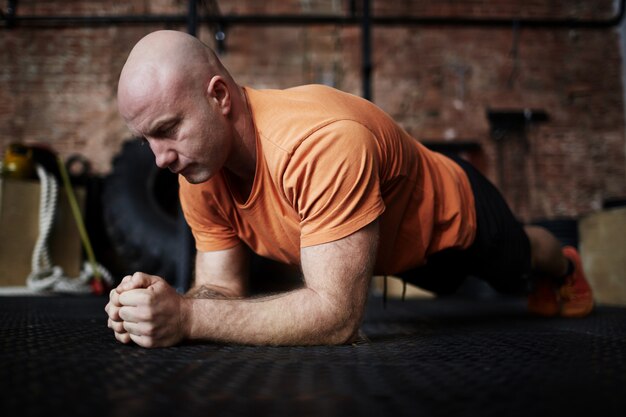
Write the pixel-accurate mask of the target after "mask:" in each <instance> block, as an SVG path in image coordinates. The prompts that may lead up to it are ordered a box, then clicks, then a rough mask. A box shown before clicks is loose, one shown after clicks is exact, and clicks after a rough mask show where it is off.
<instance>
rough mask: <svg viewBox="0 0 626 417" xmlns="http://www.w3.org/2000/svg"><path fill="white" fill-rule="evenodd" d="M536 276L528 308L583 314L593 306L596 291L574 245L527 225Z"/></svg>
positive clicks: (566, 314)
mask: <svg viewBox="0 0 626 417" xmlns="http://www.w3.org/2000/svg"><path fill="white" fill-rule="evenodd" d="M524 231H525V232H526V234H527V235H528V239H529V241H530V252H531V264H532V271H533V275H534V276H535V277H536V278H535V283H534V288H533V290H532V292H531V293H530V295H529V298H528V309H529V310H530V311H531V312H532V313H535V314H538V315H542V316H555V315H557V314H560V315H561V316H564V317H583V316H586V315H587V314H589V313H590V312H591V310H592V309H593V294H592V291H591V287H590V286H589V284H588V283H587V280H586V278H585V275H584V271H583V269H582V264H581V262H580V256H579V255H578V252H577V251H576V249H575V248H573V247H571V246H566V247H564V248H561V243H560V242H559V241H558V240H557V239H556V237H554V235H552V234H551V233H550V232H548V231H547V230H546V229H544V228H542V227H538V226H525V227H524Z"/></svg>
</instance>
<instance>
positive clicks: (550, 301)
mask: <svg viewBox="0 0 626 417" xmlns="http://www.w3.org/2000/svg"><path fill="white" fill-rule="evenodd" d="M528 311H529V312H531V313H532V314H536V315H538V316H543V317H553V316H556V315H557V314H559V312H560V311H561V306H560V305H559V294H558V292H557V287H556V285H555V284H554V282H553V281H552V280H551V279H539V280H537V281H536V282H535V283H534V288H533V289H532V291H531V292H530V294H529V295H528Z"/></svg>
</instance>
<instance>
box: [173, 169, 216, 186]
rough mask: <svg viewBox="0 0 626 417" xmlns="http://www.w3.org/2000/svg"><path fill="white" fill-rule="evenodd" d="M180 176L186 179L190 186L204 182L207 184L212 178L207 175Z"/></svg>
mask: <svg viewBox="0 0 626 417" xmlns="http://www.w3.org/2000/svg"><path fill="white" fill-rule="evenodd" d="M179 175H182V176H183V177H185V180H187V182H188V183H189V184H202V183H203V182H206V181H208V180H209V178H211V177H210V176H207V175H198V174H195V175H194V174H193V173H190V174H187V173H182V172H181V173H180V174H179Z"/></svg>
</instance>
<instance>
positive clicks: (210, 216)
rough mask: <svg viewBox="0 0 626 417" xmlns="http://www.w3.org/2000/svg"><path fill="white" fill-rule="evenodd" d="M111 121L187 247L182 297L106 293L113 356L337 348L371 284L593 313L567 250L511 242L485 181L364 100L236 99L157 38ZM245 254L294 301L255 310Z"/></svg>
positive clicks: (196, 49)
mask: <svg viewBox="0 0 626 417" xmlns="http://www.w3.org/2000/svg"><path fill="white" fill-rule="evenodd" d="M118 106H119V112H120V114H121V116H122V117H123V118H124V121H125V122H126V124H127V125H128V127H129V129H130V130H131V131H132V132H133V134H134V135H135V136H137V137H140V138H143V140H144V141H145V142H147V144H148V145H149V146H150V148H151V150H152V152H153V153H154V155H155V159H156V164H157V165H158V166H159V167H161V168H168V169H169V170H171V171H172V172H174V173H176V174H179V179H180V198H181V203H182V206H183V211H184V214H185V218H186V220H187V222H188V223H189V225H190V227H191V229H192V232H193V234H194V237H195V241H196V248H197V256H196V264H195V282H194V285H193V287H192V288H191V289H190V291H189V292H188V293H187V294H185V295H184V296H183V295H179V294H178V293H176V292H175V291H174V289H173V288H172V287H170V286H169V285H168V284H167V283H166V281H165V280H164V279H163V278H162V277H157V276H152V275H147V274H144V273H142V272H137V273H135V274H133V275H132V276H127V277H125V278H124V279H123V280H122V282H121V283H120V285H119V286H118V287H117V288H116V289H114V290H112V291H111V294H110V301H109V303H108V304H107V306H106V311H107V313H108V316H109V320H108V325H109V327H110V328H112V329H113V331H114V334H115V337H116V338H117V340H119V341H121V342H123V343H130V342H135V343H137V344H138V345H140V346H144V347H157V346H171V345H174V344H177V343H179V342H181V341H183V340H203V341H220V342H229V343H243V344H255V345H260V344H272V345H296V344H297V345H311V344H342V343H347V342H350V341H352V340H354V339H355V337H356V336H357V334H358V329H359V326H360V323H361V320H362V317H363V312H364V309H365V304H366V299H367V294H368V290H369V284H370V281H371V278H372V276H373V275H374V274H379V275H391V274H394V275H397V276H399V277H401V278H403V279H405V280H407V281H409V282H411V283H414V284H416V285H419V286H422V287H424V288H426V289H429V290H432V291H435V292H436V293H442V294H443V293H450V292H454V291H455V290H456V289H457V288H458V286H459V285H460V284H461V282H462V281H463V279H464V278H465V276H467V275H468V274H472V275H475V276H479V277H481V278H484V279H485V280H487V281H488V282H489V283H490V284H491V285H492V286H493V287H494V288H496V289H498V290H500V291H503V292H518V291H522V290H524V289H526V288H527V287H528V283H529V277H531V276H532V277H534V279H533V281H532V282H533V283H534V285H533V287H532V291H531V292H530V296H529V310H530V311H531V312H533V313H537V314H540V315H544V316H556V315H561V316H567V317H578V316H584V315H587V314H589V312H590V311H591V310H592V308H593V297H592V293H591V289H590V288H589V286H588V284H587V282H586V280H585V278H584V275H583V272H582V267H581V264H580V258H579V256H578V253H577V252H576V250H575V249H574V248H571V247H566V248H563V249H562V248H561V247H560V244H559V243H558V241H557V240H556V239H555V238H554V236H552V235H551V234H549V233H548V232H547V231H546V230H544V229H541V228H537V227H528V226H527V227H522V226H521V225H520V224H519V223H518V222H517V221H516V220H515V218H514V217H513V215H512V214H511V212H510V210H509V209H508V207H507V206H506V203H505V202H504V200H503V199H502V197H501V196H500V195H499V194H498V192H497V190H495V188H494V187H493V186H492V185H491V184H489V183H488V181H487V180H486V179H485V178H484V177H482V176H481V175H480V173H478V172H477V171H476V170H475V169H473V168H472V167H471V166H469V164H467V163H466V162H464V161H462V160H460V159H451V158H448V157H445V156H443V155H441V154H438V153H434V152H431V151H429V150H427V149H426V148H424V147H423V146H422V145H421V144H419V143H418V142H417V141H416V140H414V139H413V138H411V137H410V136H409V135H408V134H407V133H406V132H405V131H404V130H402V129H401V128H400V127H399V126H398V125H397V124H395V123H394V122H393V121H392V120H391V119H390V118H389V116H387V115H386V114H385V113H384V112H382V111H381V110H380V109H378V108H377V107H376V106H374V105H373V104H371V103H370V102H367V101H365V100H362V99H360V98H357V97H354V96H352V95H349V94H346V93H342V92H339V91H337V90H334V89H331V88H328V87H324V86H302V87H296V88H291V89H288V90H254V89H252V88H247V87H246V88H244V87H241V86H239V85H237V83H236V82H235V81H234V80H233V78H232V77H231V75H230V74H229V73H228V71H227V70H226V69H225V68H224V66H223V65H222V64H221V63H220V61H219V60H218V58H217V57H216V55H215V54H214V53H213V51H211V50H210V49H209V48H208V47H207V46H205V45H204V44H202V43H201V42H200V41H199V40H197V39H196V38H194V37H191V36H189V35H186V34H184V33H181V32H175V31H158V32H154V33H151V34H149V35H147V36H146V37H144V38H143V39H141V40H140V41H139V42H138V43H137V45H135V47H134V48H133V50H132V51H131V53H130V55H129V57H128V60H127V62H126V64H125V65H124V68H123V70H122V73H121V75H120V79H119V86H118ZM250 249H252V251H254V252H256V253H258V254H260V255H262V256H266V257H269V258H272V259H275V260H277V261H280V262H284V263H286V264H291V265H297V266H299V267H300V268H301V271H302V275H303V282H304V285H303V286H302V287H301V288H298V289H295V290H292V291H288V292H285V293H282V294H276V295H271V296H267V297H259V298H248V283H249V276H248V275H249V270H248V254H249V250H250ZM531 273H532V274H531ZM260 278H261V279H272V277H260Z"/></svg>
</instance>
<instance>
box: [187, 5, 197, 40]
mask: <svg viewBox="0 0 626 417" xmlns="http://www.w3.org/2000/svg"><path fill="white" fill-rule="evenodd" d="M197 31H198V4H197V3H196V0H189V6H188V11H187V33H188V34H190V35H192V36H196V33H197Z"/></svg>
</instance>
